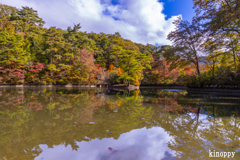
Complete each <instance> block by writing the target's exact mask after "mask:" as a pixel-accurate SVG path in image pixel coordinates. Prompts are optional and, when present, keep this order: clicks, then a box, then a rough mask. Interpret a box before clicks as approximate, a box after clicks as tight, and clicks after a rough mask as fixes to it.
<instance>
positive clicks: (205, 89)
mask: <svg viewBox="0 0 240 160" xmlns="http://www.w3.org/2000/svg"><path fill="white" fill-rule="evenodd" d="M4 87H16V88H24V87H47V88H51V87H65V88H106V89H129V90H135V89H144V88H158V89H183V90H187V91H190V92H194V91H201V92H235V93H240V89H239V88H189V87H186V86H178V85H149V86H148V85H144V86H107V85H99V84H98V85H78V84H67V85H59V84H52V85H39V84H38V85H34V84H19V85H16V84H0V88H4Z"/></svg>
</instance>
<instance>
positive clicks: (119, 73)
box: [118, 68, 123, 76]
mask: <svg viewBox="0 0 240 160" xmlns="http://www.w3.org/2000/svg"><path fill="white" fill-rule="evenodd" d="M120 75H123V69H122V68H118V76H120Z"/></svg>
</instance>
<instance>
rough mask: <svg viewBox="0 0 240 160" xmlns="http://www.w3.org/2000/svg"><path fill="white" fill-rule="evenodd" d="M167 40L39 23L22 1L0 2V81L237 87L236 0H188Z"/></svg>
mask: <svg viewBox="0 0 240 160" xmlns="http://www.w3.org/2000/svg"><path fill="white" fill-rule="evenodd" d="M193 2H194V9H195V13H196V15H195V17H194V18H193V19H192V21H191V22H188V21H184V20H182V19H181V18H180V17H179V18H178V19H176V20H175V21H174V24H175V26H176V28H175V30H174V31H172V32H170V33H169V34H168V37H167V39H168V40H170V41H171V42H172V45H162V46H155V45H152V44H146V45H143V44H139V43H135V42H132V41H131V40H128V39H124V38H123V37H121V35H120V33H118V32H115V33H114V34H105V33H99V34H97V33H93V32H91V33H87V32H82V31H81V25H84V24H81V25H80V23H79V24H74V25H73V26H69V27H68V28H66V29H65V30H63V29H60V28H57V27H50V28H45V27H44V24H45V22H44V20H43V19H42V18H40V17H39V16H38V13H37V11H36V10H34V9H33V8H30V7H27V6H25V7H22V8H21V9H18V8H16V7H13V6H8V5H4V4H0V84H33V85H44V84H60V85H65V84H104V83H108V84H109V85H122V84H125V85H135V86H140V85H184V86H187V87H204V86H206V85H214V86H224V85H235V86H236V87H238V88H239V87H240V86H239V85H238V84H240V83H239V82H240V74H239V73H240V70H239V69H240V42H239V39H240V36H239V33H240V1H239V0H208V1H206V0H193Z"/></svg>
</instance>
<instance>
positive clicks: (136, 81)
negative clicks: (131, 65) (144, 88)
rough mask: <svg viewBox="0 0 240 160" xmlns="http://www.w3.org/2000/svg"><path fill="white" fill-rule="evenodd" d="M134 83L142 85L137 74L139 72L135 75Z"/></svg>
mask: <svg viewBox="0 0 240 160" xmlns="http://www.w3.org/2000/svg"><path fill="white" fill-rule="evenodd" d="M134 85H136V86H140V83H139V81H138V76H137V74H135V75H134Z"/></svg>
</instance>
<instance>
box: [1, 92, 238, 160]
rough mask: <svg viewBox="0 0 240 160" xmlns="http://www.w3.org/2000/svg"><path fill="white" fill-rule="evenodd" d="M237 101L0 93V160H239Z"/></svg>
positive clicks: (173, 95)
mask: <svg viewBox="0 0 240 160" xmlns="http://www.w3.org/2000/svg"><path fill="white" fill-rule="evenodd" d="M239 115H240V97H237V96H235V97H234V96H217V95H215V94H206V93H204V94H201V93H200V92H199V93H196V92H194V93H189V92H187V91H185V90H173V89H147V88H146V89H141V91H140V90H135V91H131V92H128V91H114V90H101V89H67V88H38V89H37V88H21V89H16V88H0V160H25V159H26V160H33V159H34V160H171V159H215V158H209V153H208V152H209V149H210V150H212V151H213V150H215V151H219V152H221V151H224V152H236V153H235V156H234V158H233V159H240V118H239Z"/></svg>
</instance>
